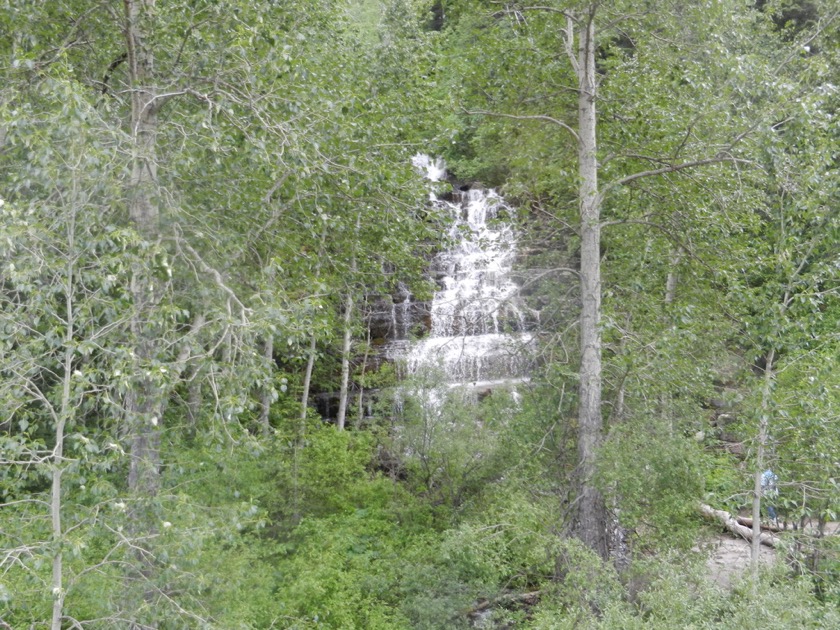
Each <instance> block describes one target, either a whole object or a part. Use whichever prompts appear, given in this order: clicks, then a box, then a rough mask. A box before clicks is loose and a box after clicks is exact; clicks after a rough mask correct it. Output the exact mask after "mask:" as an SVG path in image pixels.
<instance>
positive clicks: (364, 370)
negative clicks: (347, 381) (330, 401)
mask: <svg viewBox="0 0 840 630" xmlns="http://www.w3.org/2000/svg"><path fill="white" fill-rule="evenodd" d="M369 355H370V322H368V326H367V341H366V342H365V353H364V355H363V356H362V366H361V368H362V369H361V383H360V385H359V398H358V401H359V402H358V408H357V416H358V417H357V419H356V423H357V424H356V426H357V428H361V426H362V422H364V419H365V382H364V380H365V374H367V362H368V356H369Z"/></svg>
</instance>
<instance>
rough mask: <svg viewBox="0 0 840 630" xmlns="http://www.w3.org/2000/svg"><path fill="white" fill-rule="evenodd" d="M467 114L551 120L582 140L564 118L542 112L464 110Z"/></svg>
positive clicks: (577, 140)
mask: <svg viewBox="0 0 840 630" xmlns="http://www.w3.org/2000/svg"><path fill="white" fill-rule="evenodd" d="M464 113H465V114H469V115H471V116H493V117H496V118H512V119H513V120H542V121H545V122H550V123H553V124H555V125H557V126H558V127H561V128H563V129H565V130H566V131H568V132H569V133H570V134H572V137H573V138H574V139H575V142H580V137H579V136H578V134H577V132H576V131H575V130H574V129H572V128H571V127H570V126H569V125H567V124H566V123H564V122H563V121H562V120H557V119H556V118H552V117H551V116H545V115H542V114H534V115H516V114H502V113H499V112H488V111H484V110H464Z"/></svg>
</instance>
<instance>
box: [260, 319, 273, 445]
mask: <svg viewBox="0 0 840 630" xmlns="http://www.w3.org/2000/svg"><path fill="white" fill-rule="evenodd" d="M263 356H264V357H265V359H266V362H268V363H269V364H272V363H273V362H274V337H272V336H271V335H268V336H267V337H266V339H265V341H264V342H263ZM273 376H274V368H271V370H270V372H269V378H272V377H273ZM271 401H272V387H271V382H270V381H269V383H268V384H267V385H266V386H265V387H263V391H262V395H261V396H260V427H261V429H262V434H263V437H268V436H269V435H270V433H271Z"/></svg>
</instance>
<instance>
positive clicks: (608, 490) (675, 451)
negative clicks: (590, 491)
mask: <svg viewBox="0 0 840 630" xmlns="http://www.w3.org/2000/svg"><path fill="white" fill-rule="evenodd" d="M599 460H600V462H601V465H600V468H599V476H600V485H601V487H602V488H603V490H604V494H605V496H607V497H610V498H611V500H612V501H613V502H614V503H615V505H616V507H617V512H618V518H619V521H620V522H621V524H622V525H623V526H625V527H628V528H630V529H632V530H635V531H636V532H637V533H638V534H640V535H641V536H643V538H644V541H645V542H644V544H651V543H653V542H654V541H656V540H659V541H663V542H664V541H666V540H667V542H668V544H669V545H674V546H685V547H688V546H691V545H692V544H693V541H694V534H695V533H696V532H694V531H692V527H691V524H692V523H693V522H696V518H695V514H696V508H695V505H694V500H696V499H697V498H698V497H700V496H701V495H702V491H703V457H702V451H701V450H700V448H699V447H698V443H697V441H696V440H694V439H693V436H692V437H690V438H685V437H683V436H682V435H674V433H673V432H672V431H670V430H669V427H668V426H667V425H664V426H663V424H662V423H658V422H656V420H655V419H652V418H647V419H645V420H638V421H636V420H633V421H627V422H625V423H624V424H622V425H620V426H619V427H615V428H614V429H613V431H612V433H611V435H610V439H609V440H608V441H607V442H606V444H605V445H604V447H603V449H602V452H601V454H600V457H599ZM675 532H678V534H677V535H675Z"/></svg>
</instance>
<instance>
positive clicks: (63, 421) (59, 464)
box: [50, 224, 76, 630]
mask: <svg viewBox="0 0 840 630" xmlns="http://www.w3.org/2000/svg"><path fill="white" fill-rule="evenodd" d="M74 232H75V230H74V226H73V225H72V224H71V226H70V230H69V234H68V247H67V250H68V261H67V270H66V277H65V281H66V283H67V284H66V286H65V290H64V291H65V307H66V310H67V314H66V321H67V326H66V329H65V331H64V366H63V369H64V375H63V377H62V388H61V406H60V408H59V411H58V418H56V425H55V447H54V448H53V458H52V459H53V471H52V488H51V491H50V516H51V520H52V539H53V545H54V546H55V551H54V552H53V553H54V554H55V555H53V563H52V597H53V607H52V623H51V625H50V629H51V630H61V620H62V618H63V617H64V596H65V593H64V553H63V551H62V545H63V542H64V530H63V527H62V523H61V511H62V502H61V475H62V473H63V471H64V430H65V427H66V426H67V420H68V418H69V417H70V415H71V414H72V413H73V406H72V405H71V404H70V385H71V383H70V381H71V379H72V378H73V336H74V335H75V334H76V332H75V329H74V328H75V317H74V308H73V275H74V272H73V264H74V262H73V260H74V255H75V254H74V251H73V250H74V245H75V243H74V241H75V234H74Z"/></svg>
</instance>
